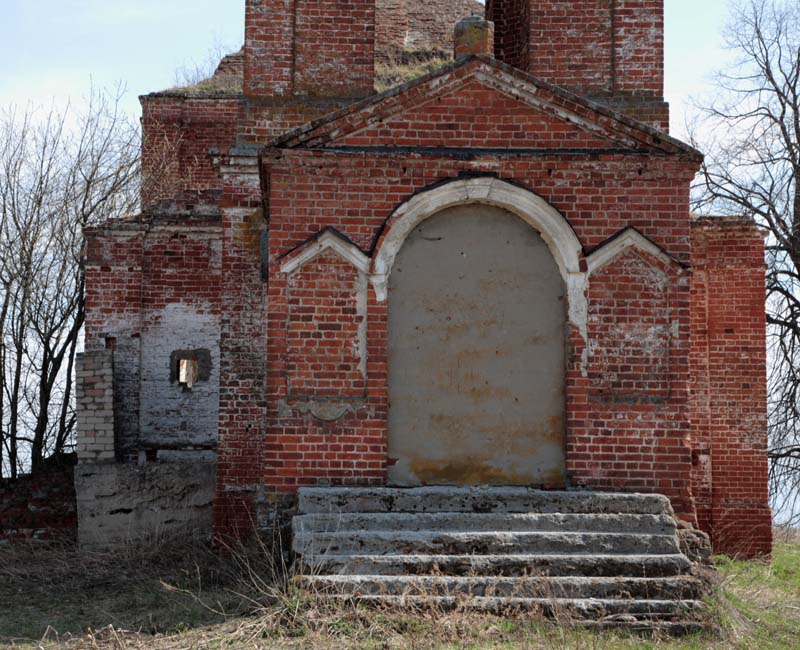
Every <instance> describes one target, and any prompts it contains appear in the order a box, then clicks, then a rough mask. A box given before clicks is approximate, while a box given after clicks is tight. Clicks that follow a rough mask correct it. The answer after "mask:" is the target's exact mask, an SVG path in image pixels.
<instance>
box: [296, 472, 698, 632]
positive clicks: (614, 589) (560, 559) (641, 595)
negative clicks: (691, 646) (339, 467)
mask: <svg viewBox="0 0 800 650" xmlns="http://www.w3.org/2000/svg"><path fill="white" fill-rule="evenodd" d="M299 513H300V514H299V515H298V516H296V517H295V518H294V521H293V532H294V536H293V549H294V551H295V553H297V554H298V556H299V558H300V563H301V567H302V571H301V573H302V575H301V576H300V577H299V578H298V580H299V582H300V584H301V585H302V586H303V587H304V588H306V589H309V590H313V591H315V592H316V593H320V594H324V595H326V596H329V597H331V598H342V599H350V598H353V599H356V600H358V601H359V602H366V603H374V604H378V605H387V606H402V607H440V608H455V607H469V608H477V609H482V610H488V611H495V612H506V611H509V610H514V609H525V610H534V611H536V612H540V613H542V614H544V615H547V616H552V617H556V618H558V619H559V620H564V621H569V622H573V623H577V624H582V625H588V626H601V627H619V626H624V627H633V628H641V629H648V630H652V629H660V630H664V631H667V632H673V633H680V632H687V631H694V630H698V629H700V628H701V625H700V620H701V614H702V607H703V605H702V603H701V601H700V598H701V596H702V591H703V585H702V583H701V582H700V580H698V579H697V578H695V577H693V576H692V575H691V573H690V571H691V568H692V565H691V562H690V561H689V560H688V559H687V557H686V556H685V555H683V554H682V553H681V550H680V546H679V541H678V535H677V530H676V520H675V519H674V517H673V512H672V507H671V505H670V503H669V500H668V499H667V498H666V497H664V496H661V495H643V494H603V493H589V492H541V491H535V490H529V489H526V488H447V487H430V488H415V489H393V488H306V489H301V490H300V492H299Z"/></svg>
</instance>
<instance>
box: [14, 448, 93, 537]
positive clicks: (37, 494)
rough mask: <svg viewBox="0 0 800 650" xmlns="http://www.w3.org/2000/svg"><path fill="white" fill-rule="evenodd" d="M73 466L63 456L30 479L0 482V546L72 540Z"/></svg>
mask: <svg viewBox="0 0 800 650" xmlns="http://www.w3.org/2000/svg"><path fill="white" fill-rule="evenodd" d="M74 463H75V458H74V456H64V457H60V458H57V459H52V460H51V461H49V465H48V466H45V467H41V468H39V469H38V470H37V471H36V473H35V474H33V475H29V476H22V477H20V478H18V479H16V480H11V479H3V480H0V544H2V543H7V542H22V541H26V542H27V541H45V540H59V541H65V540H67V541H69V540H74V539H75V535H76V531H77V527H78V517H77V513H76V508H75V486H74V484H73V473H74Z"/></svg>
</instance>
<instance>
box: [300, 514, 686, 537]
mask: <svg viewBox="0 0 800 650" xmlns="http://www.w3.org/2000/svg"><path fill="white" fill-rule="evenodd" d="M292 525H293V528H294V533H295V534H303V533H307V532H337V531H342V532H344V531H348V530H358V531H379V530H380V531H422V530H437V531H441V532H449V531H453V532H457V531H473V532H490V531H491V532H493V531H502V532H509V533H511V532H520V533H522V532H534V531H539V532H551V533H555V532H593V533H620V532H624V533H646V534H650V535H674V534H675V532H676V525H675V519H674V518H673V517H671V516H670V515H639V514H621V515H620V514H583V513H577V514H539V513H505V514H503V513H486V514H477V513H474V512H430V513H428V512H423V513H343V514H310V515H300V516H297V517H295V518H294V520H293V522H292Z"/></svg>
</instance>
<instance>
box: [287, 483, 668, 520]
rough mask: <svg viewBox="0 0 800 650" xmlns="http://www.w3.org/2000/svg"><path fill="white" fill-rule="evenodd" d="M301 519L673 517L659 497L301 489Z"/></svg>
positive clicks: (461, 490)
mask: <svg viewBox="0 0 800 650" xmlns="http://www.w3.org/2000/svg"><path fill="white" fill-rule="evenodd" d="M298 509H299V512H300V514H315V513H321V514H332V513H359V512H361V513H364V512H373V513H381V512H383V513H387V512H401V513H403V512H405V513H420V512H473V513H488V512H497V513H561V514H580V513H584V514H639V515H645V514H647V515H670V516H671V515H672V514H673V511H672V506H671V505H670V502H669V499H667V498H666V497H665V496H663V495H660V494H612V493H599V492H549V491H542V490H532V489H528V488H516V487H510V488H504V487H499V488H480V487H465V488H460V487H423V488H408V489H406V488H301V489H300V490H299V492H298Z"/></svg>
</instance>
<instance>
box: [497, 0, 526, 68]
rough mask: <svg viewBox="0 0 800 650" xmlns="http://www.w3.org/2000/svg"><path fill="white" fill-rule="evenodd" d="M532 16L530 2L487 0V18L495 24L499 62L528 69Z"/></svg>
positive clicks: (524, 0) (520, 0)
mask: <svg viewBox="0 0 800 650" xmlns="http://www.w3.org/2000/svg"><path fill="white" fill-rule="evenodd" d="M530 15H531V3H530V1H529V0H487V2H486V17H487V19H489V20H491V21H492V22H494V24H495V32H494V51H495V56H496V57H497V60H498V61H502V62H503V63H508V65H512V66H514V67H515V68H519V69H520V70H527V69H528V67H529V62H530V36H531V30H530V27H529V26H530V22H529V21H530Z"/></svg>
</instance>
